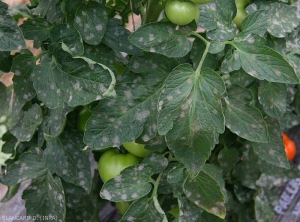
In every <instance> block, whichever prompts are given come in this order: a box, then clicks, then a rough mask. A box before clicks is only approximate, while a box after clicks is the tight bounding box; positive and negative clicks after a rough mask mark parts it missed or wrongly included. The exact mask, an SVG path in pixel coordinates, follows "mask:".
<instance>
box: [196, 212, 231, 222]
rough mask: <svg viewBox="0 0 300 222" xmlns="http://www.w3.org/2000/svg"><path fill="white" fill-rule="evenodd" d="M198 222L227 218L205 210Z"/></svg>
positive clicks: (212, 221) (220, 220)
mask: <svg viewBox="0 0 300 222" xmlns="http://www.w3.org/2000/svg"><path fill="white" fill-rule="evenodd" d="M197 222H225V219H221V218H219V217H217V216H215V215H213V214H210V213H207V212H203V213H202V214H201V217H200V218H199V220H198V221H197Z"/></svg>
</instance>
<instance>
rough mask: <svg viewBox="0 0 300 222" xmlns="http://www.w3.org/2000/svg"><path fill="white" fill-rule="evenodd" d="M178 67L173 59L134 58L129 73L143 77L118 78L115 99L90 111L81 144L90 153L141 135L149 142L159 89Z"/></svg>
mask: <svg viewBox="0 0 300 222" xmlns="http://www.w3.org/2000/svg"><path fill="white" fill-rule="evenodd" d="M176 65H177V62H176V61H175V60H173V59H169V58H166V57H165V56H159V57H157V58H155V56H154V54H150V53H149V54H146V55H144V56H142V57H137V58H135V57H133V58H132V60H131V62H130V65H129V67H130V69H132V70H133V71H134V72H140V71H142V70H144V71H143V72H146V73H147V74H145V75H136V74H126V75H119V76H117V80H118V81H117V82H118V84H117V85H116V87H115V89H116V92H117V95H118V96H117V98H116V99H113V100H104V102H103V103H99V105H98V106H97V107H95V108H94V109H92V111H91V112H92V116H91V118H90V119H89V121H88V122H87V125H86V132H85V136H84V141H85V143H86V144H87V145H89V146H90V148H91V149H103V148H107V147H112V146H113V147H117V146H120V145H121V144H122V143H124V142H130V141H133V140H135V139H136V138H137V137H138V136H140V135H141V134H142V133H143V132H145V133H144V135H143V138H144V140H145V142H146V141H148V140H149V139H151V138H154V137H156V136H157V130H156V126H157V122H156V121H157V119H156V117H157V100H158V96H159V92H160V90H161V89H160V88H161V85H162V84H163V82H164V80H165V78H166V76H167V75H168V73H169V72H170V71H171V70H172V69H173V68H174V67H175V66H176Z"/></svg>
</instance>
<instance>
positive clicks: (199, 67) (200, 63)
mask: <svg viewBox="0 0 300 222" xmlns="http://www.w3.org/2000/svg"><path fill="white" fill-rule="evenodd" d="M209 47H210V42H207V43H206V48H205V51H204V53H203V55H202V57H201V60H200V62H199V65H198V67H197V69H196V75H198V76H199V75H200V72H201V69H202V66H203V63H204V61H205V58H206V56H207V53H208V49H209Z"/></svg>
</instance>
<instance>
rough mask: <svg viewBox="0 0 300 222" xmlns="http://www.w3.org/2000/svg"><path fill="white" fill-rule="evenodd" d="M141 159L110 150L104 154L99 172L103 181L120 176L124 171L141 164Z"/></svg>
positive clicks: (99, 165) (100, 160)
mask: <svg viewBox="0 0 300 222" xmlns="http://www.w3.org/2000/svg"><path fill="white" fill-rule="evenodd" d="M139 162H140V159H139V158H138V157H136V156H134V155H133V154H131V153H127V154H121V153H118V152H117V151H116V150H115V149H111V150H108V151H106V152H104V153H103V154H102V156H101V157H100V159H99V162H98V170H99V174H100V177H101V179H102V181H103V182H104V183H105V182H106V181H108V180H110V179H112V178H115V177H116V176H118V175H119V174H120V173H121V171H122V170H124V169H125V168H127V167H129V166H133V165H136V164H139Z"/></svg>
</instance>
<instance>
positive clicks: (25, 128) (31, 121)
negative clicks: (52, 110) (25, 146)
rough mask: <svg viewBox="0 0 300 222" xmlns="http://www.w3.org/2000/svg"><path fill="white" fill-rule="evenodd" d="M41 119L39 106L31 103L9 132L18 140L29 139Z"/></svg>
mask: <svg viewBox="0 0 300 222" xmlns="http://www.w3.org/2000/svg"><path fill="white" fill-rule="evenodd" d="M42 121H43V114H42V109H41V107H40V106H39V105H37V104H33V105H32V107H31V108H30V109H29V110H28V111H26V112H25V113H24V116H23V117H22V118H21V119H20V121H19V122H18V123H17V125H16V126H15V127H14V128H13V129H12V130H11V131H10V132H11V133H12V134H13V135H14V136H15V137H16V138H17V139H18V140H20V141H30V140H31V138H32V137H33V135H34V133H35V131H36V129H37V127H38V126H39V125H40V124H41V123H42Z"/></svg>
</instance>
